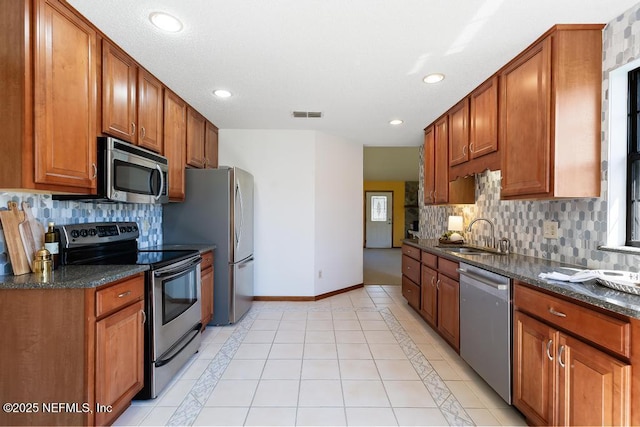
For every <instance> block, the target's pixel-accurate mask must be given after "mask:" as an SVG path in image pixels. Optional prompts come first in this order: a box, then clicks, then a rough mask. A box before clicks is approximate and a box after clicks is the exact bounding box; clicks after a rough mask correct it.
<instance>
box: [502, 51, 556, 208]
mask: <svg viewBox="0 0 640 427" xmlns="http://www.w3.org/2000/svg"><path fill="white" fill-rule="evenodd" d="M500 101H501V102H500V152H501V153H502V154H501V157H502V190H501V196H505V197H508V196H515V197H518V196H525V195H533V194H540V195H544V194H548V193H549V192H550V190H551V183H550V182H551V175H550V174H551V135H550V123H549V122H550V114H551V41H550V39H548V38H547V39H545V40H543V41H542V42H540V43H539V44H538V45H536V46H534V47H533V48H531V50H529V51H528V52H527V53H526V54H525V55H523V56H522V57H521V58H519V59H518V60H516V61H514V62H513V63H512V65H510V66H509V67H507V68H506V69H505V70H504V71H502V73H501V74H500Z"/></svg>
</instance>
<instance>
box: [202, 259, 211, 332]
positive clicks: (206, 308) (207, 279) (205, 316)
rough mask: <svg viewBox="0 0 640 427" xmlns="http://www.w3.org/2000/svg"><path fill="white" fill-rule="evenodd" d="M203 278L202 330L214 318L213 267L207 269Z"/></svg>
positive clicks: (203, 273) (203, 272)
mask: <svg viewBox="0 0 640 427" xmlns="http://www.w3.org/2000/svg"><path fill="white" fill-rule="evenodd" d="M201 278H202V291H201V295H202V328H203V329H204V328H205V326H206V325H207V323H209V322H210V321H211V318H212V317H213V267H209V268H206V269H204V270H203V271H202V273H201Z"/></svg>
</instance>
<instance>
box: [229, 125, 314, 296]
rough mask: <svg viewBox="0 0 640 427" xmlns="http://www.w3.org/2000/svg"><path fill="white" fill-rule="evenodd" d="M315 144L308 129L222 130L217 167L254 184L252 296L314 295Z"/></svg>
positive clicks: (312, 133) (312, 134) (312, 135)
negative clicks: (247, 175) (233, 169)
mask: <svg viewBox="0 0 640 427" xmlns="http://www.w3.org/2000/svg"><path fill="white" fill-rule="evenodd" d="M314 144H315V133H314V132H311V131H273V130H236V129H233V130H230V129H221V130H220V133H219V163H220V165H227V166H238V167H240V168H242V169H245V170H247V171H249V172H251V173H252V174H253V176H254V180H255V188H254V208H255V211H254V230H255V235H254V255H255V259H256V262H255V270H254V275H255V278H254V284H255V289H254V292H255V295H259V296H312V295H314V282H313V273H312V272H313V269H314V243H313V233H314V227H313V223H314V214H315V213H314V197H315V196H314V176H313V167H312V166H313V161H314V160H313V159H314Z"/></svg>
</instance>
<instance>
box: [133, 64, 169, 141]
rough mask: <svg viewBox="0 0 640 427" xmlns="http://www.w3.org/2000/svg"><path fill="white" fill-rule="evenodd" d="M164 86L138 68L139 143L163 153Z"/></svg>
mask: <svg viewBox="0 0 640 427" xmlns="http://www.w3.org/2000/svg"><path fill="white" fill-rule="evenodd" d="M163 90H164V86H163V85H162V83H161V82H160V80H158V79H156V78H155V77H153V76H152V75H151V74H149V73H148V72H146V71H145V70H143V69H142V68H138V145H139V146H141V147H144V148H147V149H149V150H151V151H155V152H156V153H163V151H164V146H163V138H162V133H163V122H164V120H163V111H164V92H163Z"/></svg>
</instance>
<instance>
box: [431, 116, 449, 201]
mask: <svg viewBox="0 0 640 427" xmlns="http://www.w3.org/2000/svg"><path fill="white" fill-rule="evenodd" d="M434 141H435V144H434V145H435V156H434V158H435V164H434V165H433V169H434V175H435V190H434V192H433V200H434V203H436V204H440V203H447V202H448V201H449V157H448V151H449V117H448V116H447V115H444V116H443V117H441V118H440V119H438V120H437V121H436V123H435V125H434Z"/></svg>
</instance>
